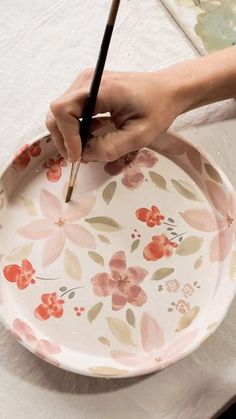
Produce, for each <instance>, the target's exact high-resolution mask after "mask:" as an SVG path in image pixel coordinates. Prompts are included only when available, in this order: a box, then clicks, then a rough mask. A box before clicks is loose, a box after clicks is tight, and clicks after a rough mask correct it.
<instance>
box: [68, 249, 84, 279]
mask: <svg viewBox="0 0 236 419" xmlns="http://www.w3.org/2000/svg"><path fill="white" fill-rule="evenodd" d="M64 268H65V272H66V273H67V275H68V276H69V277H70V278H72V279H76V280H77V281H79V280H80V279H81V267H80V262H79V259H78V257H77V256H76V255H75V253H73V252H72V251H71V250H69V249H65V254H64Z"/></svg>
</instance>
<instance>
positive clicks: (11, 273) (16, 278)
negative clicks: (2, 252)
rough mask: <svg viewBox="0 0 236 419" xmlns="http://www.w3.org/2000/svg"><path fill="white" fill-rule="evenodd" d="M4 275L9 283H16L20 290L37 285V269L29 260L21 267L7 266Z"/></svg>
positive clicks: (23, 262) (24, 260)
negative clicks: (35, 275)
mask: <svg viewBox="0 0 236 419" xmlns="http://www.w3.org/2000/svg"><path fill="white" fill-rule="evenodd" d="M3 274H4V276H5V278H6V279H7V280H8V281H9V282H15V283H16V285H17V288H19V289H20V290H23V289H25V288H27V287H28V286H29V284H35V279H34V274H35V269H34V268H33V266H32V265H31V263H30V262H29V261H28V260H27V259H23V260H22V264H21V266H19V265H15V264H14V265H7V266H5V267H4V269H3Z"/></svg>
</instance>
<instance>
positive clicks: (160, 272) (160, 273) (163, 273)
mask: <svg viewBox="0 0 236 419" xmlns="http://www.w3.org/2000/svg"><path fill="white" fill-rule="evenodd" d="M173 272H174V268H160V269H157V271H156V272H154V274H153V275H152V280H154V281H160V280H161V279H163V278H165V277H167V276H169V275H171V274H172V273H173Z"/></svg>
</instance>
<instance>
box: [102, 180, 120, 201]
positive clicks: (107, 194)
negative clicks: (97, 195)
mask: <svg viewBox="0 0 236 419" xmlns="http://www.w3.org/2000/svg"><path fill="white" fill-rule="evenodd" d="M116 187H117V182H110V183H109V184H108V185H107V186H106V187H105V189H104V190H103V192H102V197H103V199H104V201H105V202H106V204H107V205H108V204H110V202H111V200H112V198H113V196H114V194H115V191H116Z"/></svg>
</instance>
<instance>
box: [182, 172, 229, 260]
mask: <svg viewBox="0 0 236 419" xmlns="http://www.w3.org/2000/svg"><path fill="white" fill-rule="evenodd" d="M205 184H206V189H207V192H208V195H209V198H210V200H211V202H212V204H213V206H214V207H215V213H214V212H213V211H210V210H208V209H205V208H204V209H191V210H187V211H185V212H184V213H181V214H180V215H181V216H182V218H183V219H184V220H185V221H186V223H188V224H189V225H190V226H191V227H193V228H195V229H196V230H199V231H204V232H213V231H216V232H217V234H216V235H215V236H214V237H213V239H212V241H211V244H210V261H211V262H215V261H218V262H222V261H223V260H224V259H225V258H226V257H227V255H228V254H229V252H230V250H231V249H232V245H233V242H234V240H235V237H236V198H235V194H234V193H232V194H230V193H228V192H227V189H225V188H223V187H221V186H219V185H218V184H216V183H214V182H212V181H211V180H207V181H206V182H205Z"/></svg>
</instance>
